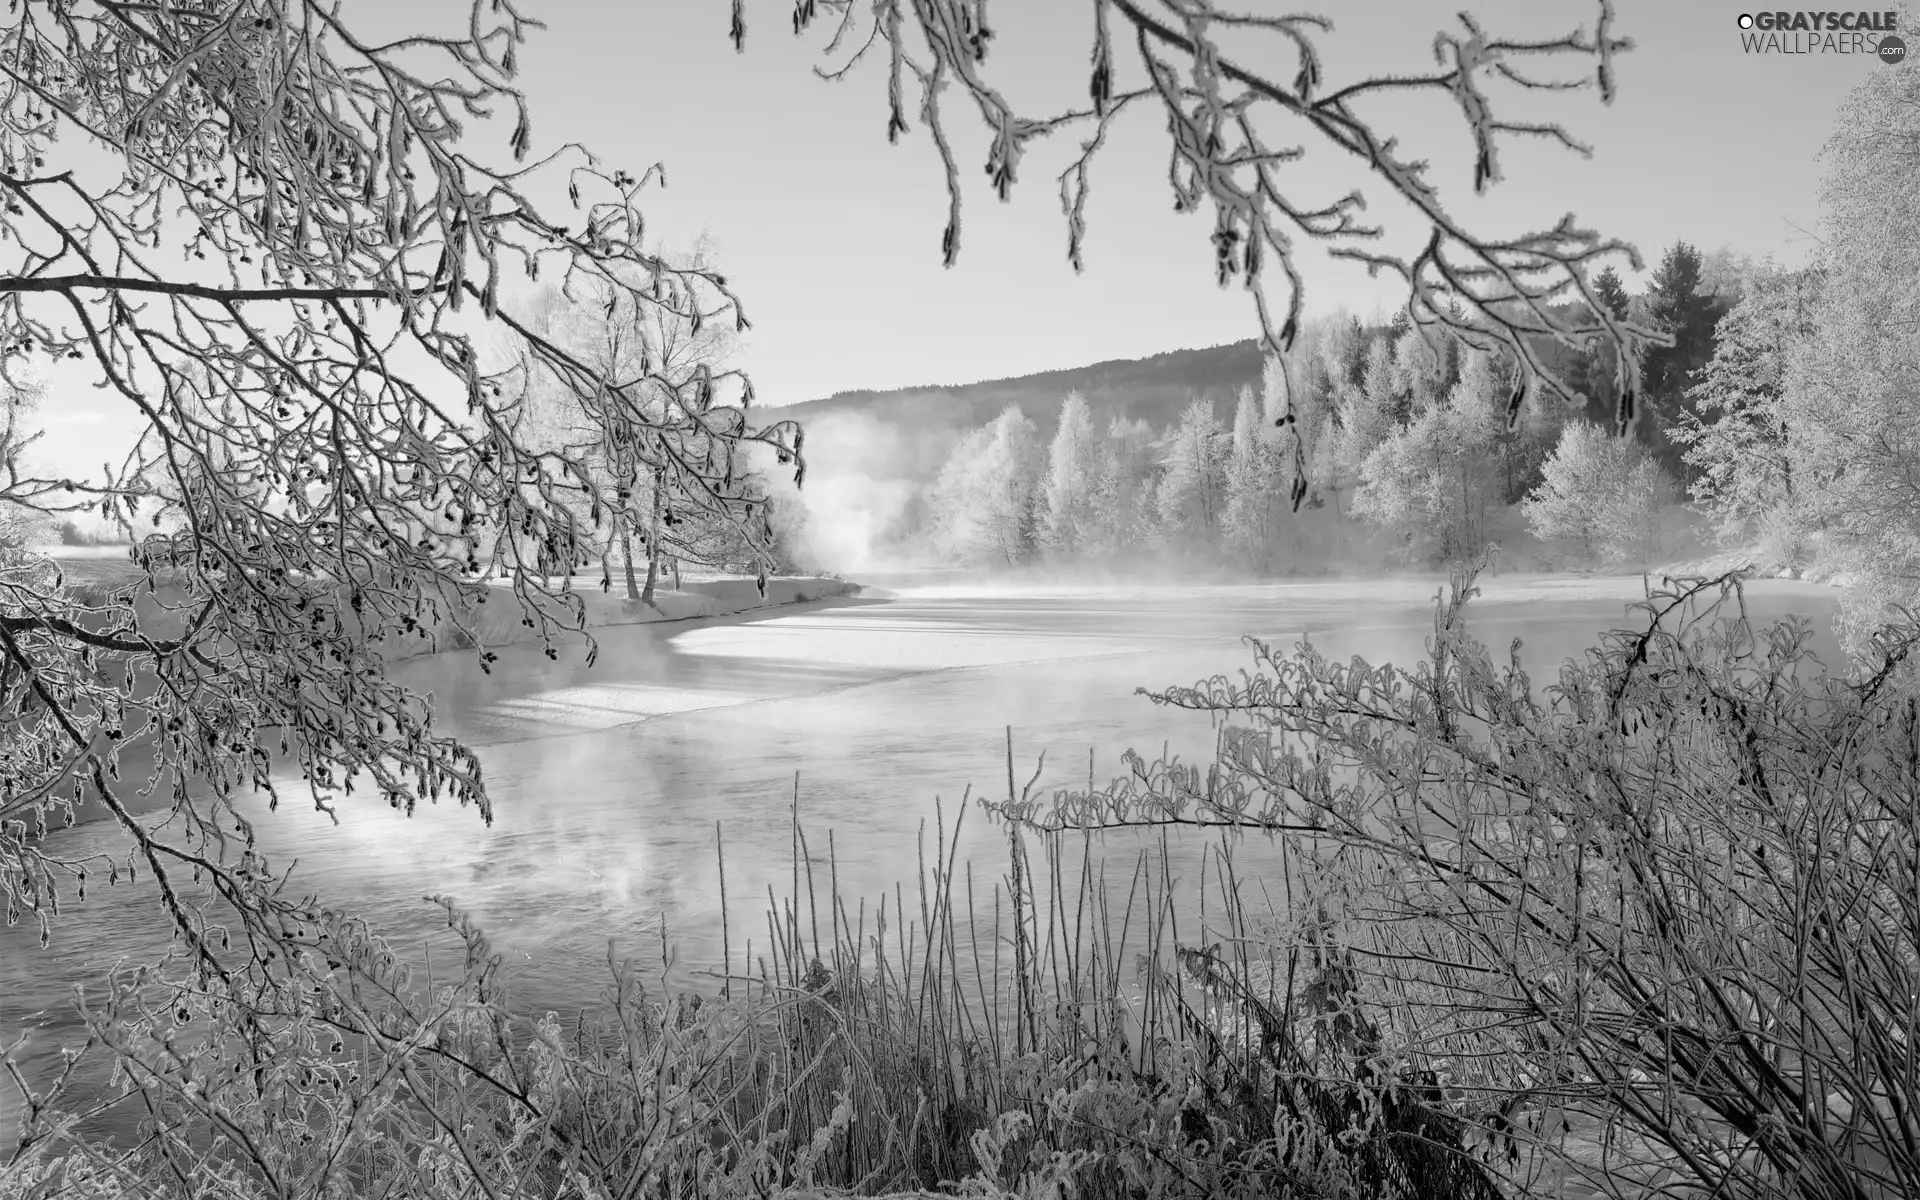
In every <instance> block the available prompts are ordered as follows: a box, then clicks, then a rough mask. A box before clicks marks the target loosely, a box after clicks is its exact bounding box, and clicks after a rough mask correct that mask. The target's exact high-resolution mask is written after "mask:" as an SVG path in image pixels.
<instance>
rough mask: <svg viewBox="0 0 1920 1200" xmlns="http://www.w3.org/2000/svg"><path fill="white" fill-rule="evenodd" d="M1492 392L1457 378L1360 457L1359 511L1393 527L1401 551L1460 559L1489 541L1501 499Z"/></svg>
mask: <svg viewBox="0 0 1920 1200" xmlns="http://www.w3.org/2000/svg"><path fill="white" fill-rule="evenodd" d="M1488 400H1489V397H1487V396H1486V395H1485V394H1483V393H1480V392H1476V391H1474V390H1472V388H1471V387H1469V386H1463V385H1460V384H1456V385H1455V386H1454V387H1453V389H1452V390H1451V391H1450V392H1449V393H1448V396H1447V399H1446V402H1445V403H1442V404H1434V405H1430V406H1428V407H1427V408H1426V409H1425V410H1423V411H1421V412H1419V413H1417V414H1415V415H1414V417H1413V418H1412V420H1411V421H1409V422H1408V423H1407V424H1405V425H1403V426H1400V427H1398V428H1396V429H1394V430H1393V431H1392V432H1391V433H1390V434H1388V436H1387V437H1386V438H1385V439H1383V440H1382V441H1381V443H1380V444H1379V445H1378V446H1376V447H1374V449H1373V450H1371V451H1370V452H1369V453H1368V454H1367V457H1366V458H1365V460H1364V461H1363V462H1362V463H1361V467H1360V472H1359V480H1360V485H1359V487H1358V488H1356V489H1355V491H1354V495H1353V512H1354V515H1355V516H1357V517H1359V518H1360V519H1362V520H1364V521H1366V522H1367V523H1369V524H1371V525H1373V526H1375V527H1376V528H1379V529H1382V530H1384V531H1386V532H1387V533H1388V534H1390V535H1391V536H1392V537H1393V538H1394V540H1395V543H1396V546H1397V548H1398V550H1399V552H1400V554H1401V555H1402V556H1403V557H1405V558H1407V559H1409V560H1411V561H1415V562H1426V563H1447V564H1460V563H1466V562H1471V561H1473V560H1474V559H1475V558H1476V557H1477V556H1478V555H1479V554H1480V553H1481V551H1482V550H1484V549H1485V547H1486V545H1487V541H1488V532H1487V530H1488V522H1487V518H1488V515H1489V513H1491V512H1494V511H1497V510H1498V509H1499V507H1500V506H1501V504H1502V501H1503V497H1502V495H1501V485H1500V471H1499V459H1498V448H1497V446H1496V444H1495V441H1494V438H1495V434H1496V432H1497V431H1498V429H1499V422H1498V418H1499V411H1498V409H1497V408H1496V407H1495V406H1493V405H1491V404H1489V403H1488Z"/></svg>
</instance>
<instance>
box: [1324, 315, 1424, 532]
mask: <svg viewBox="0 0 1920 1200" xmlns="http://www.w3.org/2000/svg"><path fill="white" fill-rule="evenodd" d="M1363 361H1364V362H1365V364H1366V365H1365V366H1364V367H1363V368H1362V369H1361V371H1360V381H1359V383H1358V384H1357V385H1352V386H1347V387H1343V388H1342V389H1341V390H1340V392H1339V395H1338V398H1337V400H1336V402H1335V405H1336V406H1335V409H1334V412H1335V423H1336V431H1335V433H1334V436H1333V437H1332V438H1331V439H1330V444H1329V446H1328V453H1327V456H1326V457H1327V459H1328V466H1329V467H1330V468H1331V469H1330V470H1329V471H1328V473H1327V475H1326V476H1325V480H1326V483H1325V486H1326V487H1327V488H1328V490H1330V491H1332V492H1333V493H1334V494H1335V503H1336V505H1337V504H1338V503H1339V493H1340V492H1342V491H1349V490H1352V489H1355V488H1357V487H1358V486H1359V484H1360V475H1361V467H1362V464H1364V463H1365V462H1366V460H1367V455H1369V454H1371V453H1373V451H1374V449H1375V448H1376V447H1378V446H1379V445H1381V443H1383V442H1385V441H1386V440H1387V438H1389V437H1391V436H1392V434H1393V431H1394V430H1395V429H1396V428H1398V427H1399V424H1400V421H1401V419H1402V418H1403V417H1404V416H1405V415H1406V414H1405V411H1404V410H1403V409H1402V408H1401V407H1400V405H1399V404H1398V402H1397V401H1396V398H1395V396H1394V393H1393V350H1392V346H1391V344H1390V343H1389V342H1388V341H1387V340H1386V339H1385V338H1382V337H1377V336H1376V337H1374V338H1373V339H1372V340H1371V341H1370V342H1369V343H1368V344H1367V348H1366V351H1365V355H1364V359H1363Z"/></svg>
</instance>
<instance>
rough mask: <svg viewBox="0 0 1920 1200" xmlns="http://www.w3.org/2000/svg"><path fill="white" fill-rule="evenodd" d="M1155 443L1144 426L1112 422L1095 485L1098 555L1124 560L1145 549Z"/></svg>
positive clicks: (1095, 549)
mask: <svg viewBox="0 0 1920 1200" xmlns="http://www.w3.org/2000/svg"><path fill="white" fill-rule="evenodd" d="M1154 441H1155V439H1154V436H1153V429H1152V428H1151V427H1150V426H1149V425H1148V424H1147V423H1146V422H1145V421H1143V420H1140V419H1138V418H1135V419H1134V420H1131V421H1129V420H1127V419H1126V418H1124V417H1118V416H1116V417H1114V418H1113V419H1112V420H1111V421H1109V422H1108V424H1107V434H1106V437H1105V438H1104V439H1102V441H1101V445H1100V465H1099V471H1098V474H1097V475H1096V477H1095V480H1094V502H1093V517H1094V530H1095V532H1094V537H1093V544H1092V547H1091V549H1092V551H1093V553H1095V554H1097V555H1100V556H1104V557H1109V558H1112V557H1119V556H1123V555H1126V554H1129V553H1132V552H1134V551H1136V550H1138V549H1140V548H1141V547H1142V546H1144V545H1145V544H1146V542H1147V538H1148V534H1149V532H1150V527H1151V525H1152V521H1153V493H1154V486H1155V483H1156V482H1157V476H1158V467H1157V464H1156V463H1155V461H1154Z"/></svg>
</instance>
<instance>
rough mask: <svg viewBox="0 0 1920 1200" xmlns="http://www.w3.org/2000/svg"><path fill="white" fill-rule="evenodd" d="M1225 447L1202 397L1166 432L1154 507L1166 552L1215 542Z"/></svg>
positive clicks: (1184, 551) (1222, 500) (1185, 551)
mask: <svg viewBox="0 0 1920 1200" xmlns="http://www.w3.org/2000/svg"><path fill="white" fill-rule="evenodd" d="M1229 448H1230V443H1229V440H1228V437H1227V433H1226V431H1225V430H1224V429H1222V428H1221V427H1220V418H1219V417H1218V416H1216V415H1215V414H1214V411H1213V405H1212V404H1211V403H1210V402H1208V401H1206V400H1194V401H1193V402H1192V403H1190V404H1188V405H1187V406H1186V408H1185V409H1183V410H1182V411H1181V413H1180V420H1179V422H1178V423H1177V424H1176V425H1175V426H1174V427H1173V428H1172V429H1171V430H1169V431H1168V432H1167V435H1166V439H1165V441H1164V443H1163V444H1162V447H1161V452H1160V464H1161V468H1162V472H1161V475H1160V481H1159V486H1158V487H1157V488H1156V489H1155V492H1154V509H1155V513H1156V515H1157V516H1158V517H1159V534H1160V537H1161V540H1162V544H1163V545H1164V546H1165V547H1166V548H1167V549H1168V550H1169V551H1172V552H1176V553H1180V554H1192V553H1193V552H1195V551H1196V550H1200V549H1202V548H1205V549H1211V548H1212V547H1213V546H1214V545H1215V544H1216V542H1217V539H1218V537H1219V527H1220V518H1221V515H1222V513H1223V511H1224V510H1225V508H1226V486H1227V456H1228V451H1229Z"/></svg>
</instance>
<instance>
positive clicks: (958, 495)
mask: <svg viewBox="0 0 1920 1200" xmlns="http://www.w3.org/2000/svg"><path fill="white" fill-rule="evenodd" d="M1045 466H1046V452H1045V450H1044V448H1043V447H1042V446H1041V444H1040V436H1039V431H1038V430H1037V429H1036V428H1035V427H1034V424H1033V422H1032V421H1030V420H1028V419H1027V417H1026V415H1025V414H1024V413H1022V412H1021V411H1020V409H1019V408H1018V406H1016V405H1012V404H1009V405H1008V406H1007V407H1006V408H1005V409H1003V410H1002V411H1001V413H1000V415H999V416H997V417H995V418H994V419H993V420H992V421H991V422H989V423H988V424H986V425H984V426H982V427H981V428H978V429H974V430H969V431H968V432H967V434H966V435H965V436H963V437H962V438H961V439H960V442H959V444H958V445H956V446H955V447H954V449H953V452H952V453H951V454H950V455H948V457H947V461H946V462H945V463H944V464H943V465H942V467H941V469H940V475H939V477H938V478H937V479H935V480H934V483H933V486H932V487H931V488H929V489H928V493H927V502H928V508H929V510H930V512H931V514H932V529H931V537H932V541H933V544H934V546H935V548H936V549H937V550H938V551H939V552H940V553H942V554H943V555H945V556H946V557H948V558H950V559H952V560H954V561H956V562H962V563H976V564H998V565H1002V566H1012V565H1014V564H1016V563H1020V562H1023V561H1025V560H1026V559H1028V558H1029V557H1031V556H1032V554H1033V551H1034V550H1035V548H1036V545H1037V533H1038V523H1037V516H1038V513H1037V507H1038V502H1039V499H1040V485H1041V480H1042V476H1043V474H1044V471H1045Z"/></svg>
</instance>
